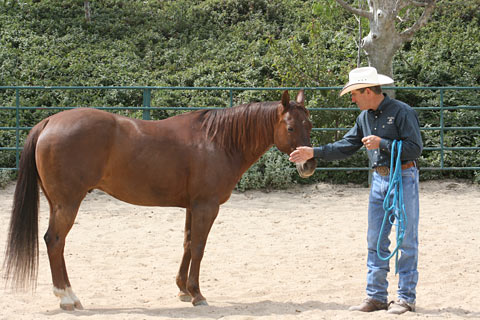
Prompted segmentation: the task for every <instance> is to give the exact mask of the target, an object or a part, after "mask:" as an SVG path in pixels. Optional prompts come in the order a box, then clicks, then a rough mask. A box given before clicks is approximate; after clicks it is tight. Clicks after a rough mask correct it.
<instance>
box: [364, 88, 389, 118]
mask: <svg viewBox="0 0 480 320" xmlns="http://www.w3.org/2000/svg"><path fill="white" fill-rule="evenodd" d="M391 100H392V99H390V97H389V96H387V95H386V94H385V93H383V100H382V102H380V104H379V105H378V108H377V110H372V109H369V110H368V112H370V113H374V114H379V113H381V112H382V111H383V110H385V108H386V106H387V105H388V104H389V103H390V101H391Z"/></svg>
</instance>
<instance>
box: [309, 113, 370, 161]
mask: <svg viewBox="0 0 480 320" xmlns="http://www.w3.org/2000/svg"><path fill="white" fill-rule="evenodd" d="M362 138H363V131H362V129H361V126H360V125H359V119H358V118H357V120H356V121H355V126H354V127H353V128H352V129H350V130H349V131H348V132H347V133H346V134H345V135H344V136H343V138H342V139H340V140H338V141H335V142H333V143H329V144H327V145H324V146H319V147H315V148H313V156H314V157H315V158H319V159H323V160H327V161H334V160H342V159H345V158H347V157H349V156H351V155H353V154H354V153H355V152H357V151H358V149H360V148H361V147H362V146H363V143H362Z"/></svg>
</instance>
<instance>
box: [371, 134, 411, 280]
mask: <svg viewBox="0 0 480 320" xmlns="http://www.w3.org/2000/svg"><path fill="white" fill-rule="evenodd" d="M396 148H397V149H398V151H397V152H396V153H397V154H396V160H395V149H396ZM401 154H402V141H397V140H394V141H393V144H392V155H391V159H390V177H389V178H390V179H389V183H388V191H387V195H386V197H385V200H384V201H383V209H384V210H385V216H384V217H383V223H382V228H381V229H380V234H379V236H378V241H377V255H378V257H379V258H380V259H382V260H384V261H387V260H390V258H391V257H393V255H395V274H397V273H398V249H399V248H400V247H401V245H402V242H403V238H404V236H405V230H406V229H407V214H406V213H405V204H404V202H403V185H402V161H401V160H400V156H401ZM394 169H395V171H394ZM392 193H393V196H392ZM390 201H391V202H392V203H390ZM387 223H390V224H391V225H394V226H395V229H396V233H397V237H396V238H397V244H396V247H395V249H394V250H393V252H392V253H391V254H390V255H388V256H387V257H382V255H381V254H380V242H381V239H382V234H383V231H384V228H385V225H386V224H387Z"/></svg>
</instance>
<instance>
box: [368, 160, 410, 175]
mask: <svg viewBox="0 0 480 320" xmlns="http://www.w3.org/2000/svg"><path fill="white" fill-rule="evenodd" d="M416 166H417V164H416V162H415V161H410V162H407V163H404V164H402V170H405V169H408V168H411V167H416ZM373 170H375V171H376V172H377V173H378V174H379V175H381V176H384V177H385V176H388V175H389V174H390V168H389V167H387V166H380V167H375V168H373Z"/></svg>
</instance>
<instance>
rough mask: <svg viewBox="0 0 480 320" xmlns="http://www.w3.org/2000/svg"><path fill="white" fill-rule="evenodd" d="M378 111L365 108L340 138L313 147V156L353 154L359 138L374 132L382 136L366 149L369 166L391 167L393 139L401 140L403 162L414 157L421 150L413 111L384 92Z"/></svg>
mask: <svg viewBox="0 0 480 320" xmlns="http://www.w3.org/2000/svg"><path fill="white" fill-rule="evenodd" d="M384 96H385V98H384V99H383V101H382V102H381V103H380V105H379V106H378V108H377V110H375V111H374V110H368V111H367V110H364V111H362V112H361V113H360V115H359V116H358V117H357V120H356V121H355V126H354V127H353V128H352V129H350V131H348V132H347V133H346V134H345V135H344V136H343V138H342V139H340V140H338V141H336V142H333V143H329V144H327V145H324V146H320V147H315V148H314V149H313V151H314V157H315V158H320V159H323V160H327V161H332V160H341V159H344V158H347V157H348V156H351V155H353V154H354V153H355V152H356V151H357V150H359V149H360V148H361V147H362V146H363V143H362V138H363V137H366V136H369V135H375V136H378V137H380V138H382V139H381V141H380V148H379V149H374V150H367V153H368V158H369V160H370V166H371V167H373V168H375V167H379V166H390V157H391V150H392V143H393V140H402V155H401V160H402V163H406V162H409V161H412V160H416V159H417V158H418V157H420V154H421V153H422V149H423V143H422V137H421V135H420V125H419V121H418V116H417V113H416V112H415V110H413V109H412V108H411V107H410V106H409V105H407V104H406V103H403V102H401V101H398V100H395V99H391V98H389V97H388V96H387V95H384Z"/></svg>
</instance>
